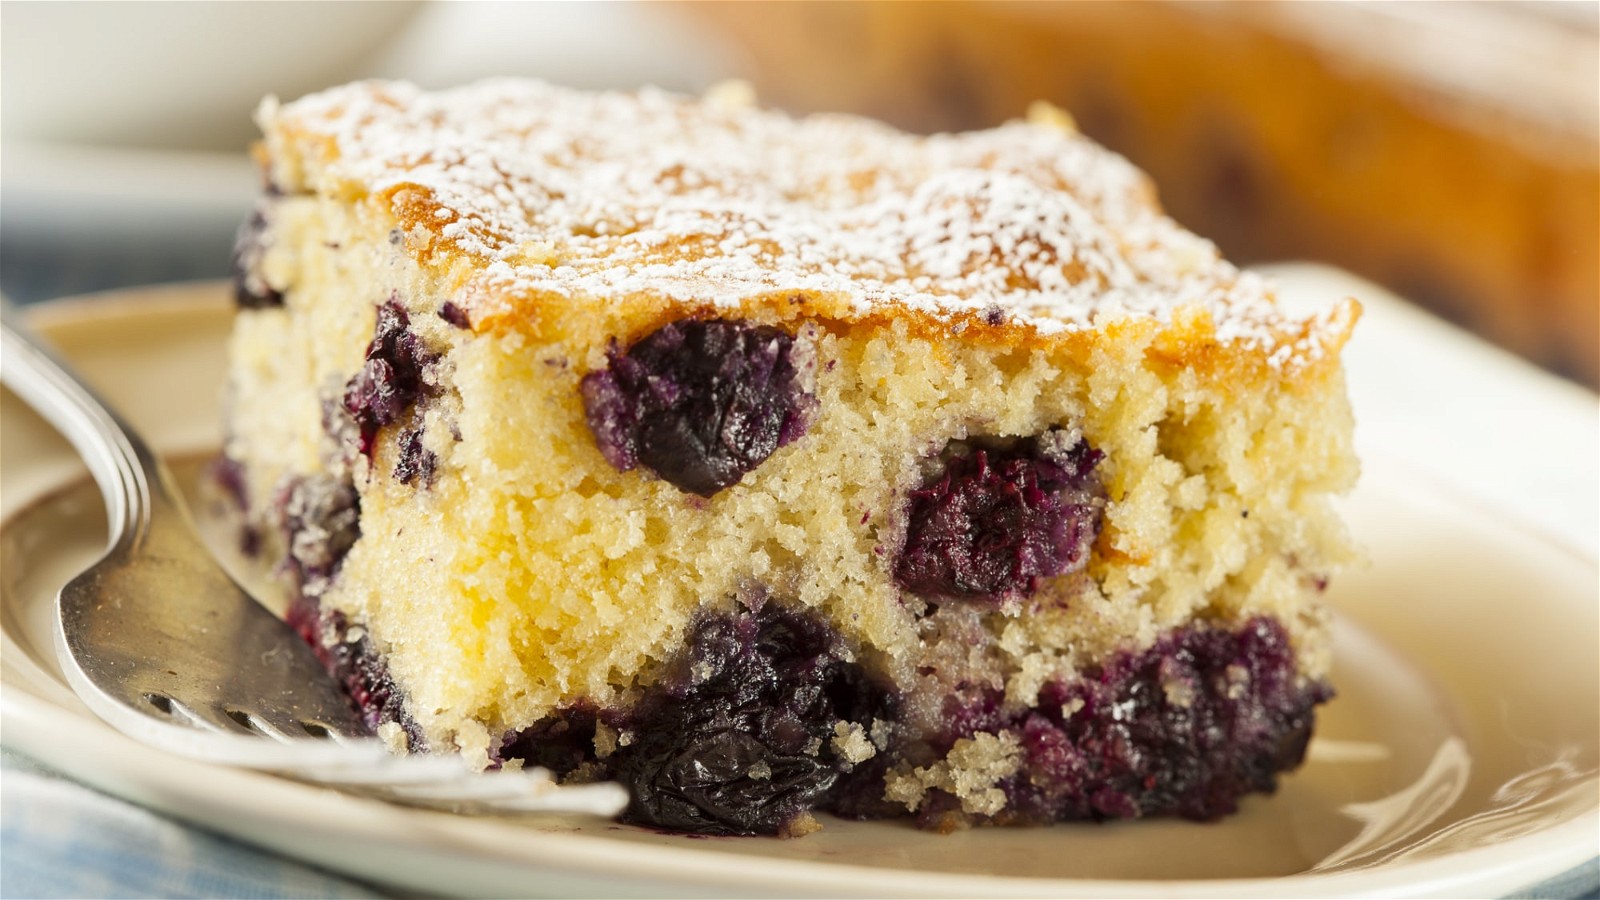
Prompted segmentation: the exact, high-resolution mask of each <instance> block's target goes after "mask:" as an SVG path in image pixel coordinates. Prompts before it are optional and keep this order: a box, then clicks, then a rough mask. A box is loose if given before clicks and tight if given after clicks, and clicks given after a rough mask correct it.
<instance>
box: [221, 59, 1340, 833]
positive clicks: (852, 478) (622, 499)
mask: <svg viewBox="0 0 1600 900" xmlns="http://www.w3.org/2000/svg"><path fill="white" fill-rule="evenodd" d="M259 119H260V123H261V125H262V127H263V130H264V132H265V140H264V141H263V142H262V144H261V145H260V148H259V156H260V159H261V161H262V164H263V167H264V170H265V172H266V176H267V189H266V190H265V192H264V194H263V196H262V198H261V200H260V204H259V206H258V208H257V210H256V212H255V214H254V216H253V217H252V218H251V219H250V221H249V222H248V223H247V224H246V226H245V228H244V229H243V230H242V232H241V236H240V243H239V249H238V256H237V264H238V280H237V293H238V302H239V306H240V310H239V314H238V320H237V325H236V330H235V332H234V335H233V338H232V345H231V369H230V374H229V383H228V390H229V397H230V405H229V409H230V412H229V414H228V422H227V434H228V438H227V443H226V449H225V465H224V467H223V468H224V470H225V471H226V472H227V473H228V475H229V480H230V482H231V483H232V484H233V486H234V487H236V488H237V490H236V496H237V497H238V499H239V501H240V505H241V507H242V509H243V511H244V513H243V514H244V516H245V518H246V521H247V526H246V527H247V528H248V529H249V532H248V533H249V534H251V535H253V536H254V540H253V543H254V545H255V546H256V547H257V548H258V552H259V553H260V554H262V555H263V556H264V557H266V559H267V560H269V561H270V562H273V563H274V564H275V565H276V566H277V567H278V569H279V571H281V572H282V573H283V574H284V576H285V577H286V578H287V579H288V580H289V581H291V582H292V585H293V588H294V591H295V593H296V596H297V600H296V605H295V608H294V610H293V613H292V615H293V618H294V621H295V623H296V624H297V626H298V627H299V628H300V629H301V631H302V632H303V633H304V635H305V636H306V638H307V639H308V640H310V641H311V642H313V644H314V645H315V646H317V647H318V648H319V650H320V651H321V652H322V653H323V655H324V657H325V659H326V661H327V663H328V664H329V665H330V666H331V667H333V668H334V669H335V670H336V671H337V672H338V673H339V674H340V676H341V677H342V678H343V679H344V681H345V683H346V684H347V685H348V686H349V689H350V692H351V695H352V696H353V697H354V698H355V700H356V702H357V703H359V704H360V705H361V707H362V708H363V709H364V710H365V711H366V713H367V714H368V716H369V718H370V720H371V722H372V724H373V726H374V727H375V728H376V729H378V730H379V732H380V733H381V734H383V735H384V736H385V737H386V738H387V739H388V740H390V741H391V742H392V743H393V744H394V746H395V747H396V749H397V750H399V749H408V750H410V751H411V752H430V753H456V754H462V755H464V756H465V757H466V758H468V759H469V760H471V761H473V762H474V763H475V764H477V765H479V766H482V767H486V768H487V767H495V766H519V765H541V766H546V767H549V768H550V769H552V770H554V771H555V772H556V773H558V774H559V775H560V776H561V777H563V778H565V779H569V780H575V781H576V780H592V779H618V780H620V781H622V782H623V783H624V784H625V785H626V786H627V787H628V788H629V789H630V790H631V791H632V796H633V802H632V805H631V806H630V807H629V810H628V812H627V813H626V818H627V819H628V820H630V821H633V822H637V823H642V824H647V825H652V826H656V827H662V828H667V829H675V830H683V831H691V832H702V833H715V834H746V833H784V834H798V833H803V832H805V831H806V830H809V829H811V828H814V827H816V820H815V819H814V818H813V816H812V813H813V812H831V813H834V814H837V815H843V816H856V817H890V816H909V817H913V818H914V819H915V820H916V821H917V822H918V823H919V824H921V825H923V826H925V827H929V828H936V829H948V828H953V827H960V826H964V825H967V824H982V823H1007V824H1009V823H1043V822H1050V821H1056V820H1063V819H1096V820H1099V819H1108V818H1131V817H1137V816H1143V815H1152V814H1176V815H1182V816H1186V817H1191V818H1196V819H1212V818H1216V817H1218V816H1221V815H1224V814H1226V813H1229V812H1231V811H1232V810H1234V809H1235V808H1236V806H1237V803H1238V801H1239V799H1240V797H1241V796H1243V795H1245V794H1247V793H1250V792H1254V791H1271V790H1272V789H1273V788H1274V786H1275V784H1276V779H1277V776H1278V774H1279V773H1280V772H1282V771H1284V770H1287V769H1290V768H1293V767H1294V766H1295V765H1297V764H1298V763H1299V761H1300V759H1301V756H1302V754H1303V752H1304V749H1305V746H1306V741H1307V739H1308V736H1309V734H1310V730H1311V726H1312V720H1313V713H1314V708H1315V707H1316V705H1317V704H1318V703H1320V702H1322V701H1324V700H1326V699H1327V698H1328V697H1329V696H1330V695H1331V692H1330V689H1329V687H1328V685H1327V682H1326V675H1327V673H1328V670H1329V655H1328V654H1329V636H1328V628H1327V618H1326V614H1325V612H1324V611H1323V609H1322V607H1321V606H1320V605H1319V595H1320V593H1321V592H1322V591H1323V589H1324V588H1325V586H1326V584H1327V580H1328V577H1329V575H1330V573H1332V572H1333V571H1334V570H1335V569H1336V568H1337V567H1338V566H1339V565H1340V564H1341V562H1342V561H1343V560H1344V559H1345V558H1346V555H1347V552H1348V551H1347V547H1346V543H1345V538H1344V535H1343V531H1342V528H1341V526H1340V524H1339V523H1338V521H1337V520H1336V519H1335V517H1334V515H1333V514H1332V512H1331V510H1330V505H1329V498H1330V496H1331V495H1332V494H1334V493H1336V492H1338V491H1341V490H1343V489H1346V488H1348V487H1349V486H1350V485H1351V484H1352V482H1353V481H1354V479H1355V476H1356V463H1355V461H1354V458H1353V457H1352V454H1351V444H1350V436H1351V419H1350V414H1349V410H1348V406H1347V403H1346V399H1345V394H1344V387H1343V376H1342V373H1341V370H1340V366H1339V362H1338V354H1339V351H1340V349H1341V347H1342V345H1343V344H1344V342H1345V340H1346V339H1347V337H1348V335H1349V332H1350V328H1351V326H1352V324H1353V322H1354V320H1355V318H1356V314H1357V307H1356V305H1355V304H1354V302H1352V301H1344V302H1342V303H1338V304H1333V305H1330V306H1329V308H1328V309H1327V310H1326V311H1325V312H1324V313H1322V314H1319V315H1316V316H1313V317H1310V318H1305V319H1297V318H1294V317H1291V316H1288V315H1287V314H1285V313H1284V312H1282V311H1280V310H1279V309H1278V308H1277V307H1276V306H1275V304H1274V301H1273V296H1272V293H1271V289H1270V287H1269V286H1268V285H1265V284H1263V283H1262V281H1260V280H1259V279H1258V278H1256V277H1255V276H1252V275H1250V274H1248V273H1241V272H1239V271H1238V270H1236V269H1234V268H1233V267H1231V266H1229V265H1228V264H1227V263H1225V262H1224V261H1222V260H1221V259H1220V258H1219V257H1218V255H1217V253H1216V251H1215V250H1214V248H1213V247H1212V246H1211V245H1210V244H1209V243H1207V242H1205V241H1203V240H1201V239H1199V238H1197V237H1195V236H1193V235H1191V234H1189V233H1188V232H1186V231H1184V230H1183V229H1182V228H1180V227H1179V226H1178V225H1176V224H1174V223H1173V222H1172V221H1171V220H1169V219H1168V218H1166V217H1165V216H1164V215H1163V214H1162V213H1161V211H1160V208H1159V207H1158V205H1157V203H1156V201H1155V199H1154V195H1153V191H1152V190H1151V188H1150V185H1149V184H1148V182H1147V181H1146V179H1145V178H1144V177H1143V176H1142V175H1141V174H1140V173H1138V172H1137V171H1136V170H1134V169H1133V168H1131V167H1130V166H1129V165H1128V164H1127V163H1126V162H1124V161H1123V160H1122V159H1120V158H1118V157H1116V156H1114V155H1112V154H1110V153H1108V152H1106V151H1105V150H1102V149H1101V148H1099V147H1097V146H1095V145H1093V144H1092V143H1090V142H1089V141H1087V140H1085V139H1084V138H1083V137H1081V136H1080V135H1078V134H1077V133H1076V132H1075V131H1074V130H1073V127H1072V124H1071V121H1070V120H1069V119H1068V118H1067V117H1066V116H1065V115H1064V114H1062V113H1060V112H1058V111H1054V110H1051V109H1048V108H1043V107H1041V108H1039V109H1037V110H1035V111H1034V112H1033V114H1031V115H1030V117H1029V119H1028V120H1027V121H1025V122H1015V123H1012V124H1008V125H1005V126H1003V127H1000V128H996V129H993V130H989V131H980V132H974V133H968V134H955V135H936V136H931V137H920V136H913V135H907V134H903V133H900V132H897V131H894V130H891V129H889V128H887V127H884V126H882V125H879V124H875V123H873V122H869V121H865V120H860V119H854V118H846V117H839V116H818V117H812V118H805V119H794V118H790V117H787V116H784V115H781V114H778V113H774V112H767V111H762V110H759V109H757V108H755V107H754V106H753V105H752V104H751V102H750V101H749V98H748V97H745V96H742V94H741V92H740V91H739V90H737V89H732V88H730V89H725V90H720V91H717V92H713V94H711V95H708V96H707V97H705V98H703V99H699V100H691V99H686V98H681V97H676V96H672V95H668V94H664V93H660V92H656V91H649V90H647V91H643V92H640V93H637V94H587V93H580V92H575V91H568V90H563V89H559V88H555V87H551V86H548V85H543V84H538V83H532V82H524V81H512V80H499V81H490V82H484V83H480V84H476V85H473V86H469V87H465V88H460V89H456V90H450V91H443V92H438V93H427V92H423V91H421V90H419V89H417V88H415V87H413V86H410V85H407V84H399V83H363V84H356V85H351V86H347V87H342V88H338V89H334V90H330V91H327V92H325V93H321V94H317V95H313V96H310V97H306V98H304V99H301V100H299V101H297V102H294V103H291V104H287V105H282V106H279V105H277V104H276V103H273V102H270V101H269V102H268V103H267V104H265V105H264V106H263V107H262V109H261V111H260V115H259Z"/></svg>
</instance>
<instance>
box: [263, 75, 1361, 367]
mask: <svg viewBox="0 0 1600 900" xmlns="http://www.w3.org/2000/svg"><path fill="white" fill-rule="evenodd" d="M260 118H261V121H262V125H263V130H264V131H265V132H266V133H267V135H268V141H269V147H270V149H271V150H272V155H273V158H274V159H275V160H277V161H279V169H278V170H277V171H275V173H274V177H275V178H276V179H279V180H280V181H281V180H282V179H284V178H291V179H292V178H299V179H302V180H303V182H304V183H300V184H290V185H285V184H281V183H280V184H279V186H280V187H283V188H285V189H291V190H312V191H318V192H329V193H343V192H345V191H349V190H351V189H352V187H353V188H354V189H355V190H356V191H357V192H366V193H370V194H384V193H387V192H391V191H395V192H397V196H398V195H399V194H405V195H406V196H408V197H409V199H410V201H411V202H419V201H420V202H422V203H424V204H427V205H429V206H431V208H432V209H433V216H434V220H435V222H436V225H434V226H433V227H430V228H428V229H427V231H429V232H431V233H432V235H433V236H435V237H437V238H441V239H442V240H443V241H445V242H446V243H447V244H449V245H452V246H453V247H454V248H455V249H456V250H457V251H459V252H460V253H463V254H467V255H468V256H470V257H474V258H476V259H478V260H480V261H481V275H480V278H481V280H482V283H483V284H484V285H485V286H486V287H488V288H489V289H490V290H488V291H487V292H486V293H487V295H488V296H489V297H490V298H495V297H499V298H509V297H516V296H519V295H528V294H533V293H556V294H561V295H566V296H572V297H593V298H606V297H613V296H617V295H623V294H634V293H650V294H654V295H658V296H662V297H665V298H671V299H676V300H682V301H689V302H696V303H712V304H716V305H734V304H737V303H739V302H740V301H742V300H745V299H747V298H750V297H752V296H754V295H759V294H768V293H773V292H785V291H807V292H817V293H821V294H829V295H835V296H839V297H845V298H848V299H849V302H850V303H851V304H852V305H853V306H854V308H855V309H856V311H857V312H860V313H863V314H870V313H872V312H875V311H878V310H880V309H884V308H901V309H916V310H922V311H925V312H929V313H932V314H935V315H937V316H948V317H950V318H951V320H952V322H958V321H961V320H963V319H965V318H966V317H967V316H969V315H970V314H973V313H977V314H980V315H982V316H984V317H985V318H986V319H987V320H989V321H991V322H996V323H998V322H1000V321H1012V322H1018V323H1022V324H1026V325H1030V326H1032V327H1033V328H1035V329H1037V330H1038V331H1039V332H1040V333H1043V334H1050V333H1058V332H1061V331H1067V330H1076V329H1082V328H1085V327H1092V326H1093V325H1095V324H1096V323H1097V322H1101V321H1105V320H1107V319H1109V318H1115V317H1119V316H1136V317H1152V318H1155V319H1157V320H1161V321H1169V320H1170V319H1171V318H1172V315H1173V313H1174V312H1175V311H1176V310H1179V309H1183V308H1185V307H1188V308H1193V307H1195V306H1199V307H1202V308H1204V309H1206V310H1207V311H1208V312H1209V313H1210V314H1211V317H1212V319H1213V321H1214V322H1215V323H1216V326H1217V336H1218V338H1219V339H1221V340H1223V341H1224V342H1229V343H1235V342H1236V343H1239V344H1242V345H1244V346H1246V347H1250V348H1252V349H1258V350H1260V351H1262V352H1263V353H1265V354H1266V355H1267V357H1268V359H1269V361H1270V362H1271V363H1272V364H1273V365H1275V366H1280V367H1282V366H1288V365H1289V364H1291V363H1292V362H1295V361H1300V362H1304V361H1307V360H1310V359H1313V358H1316V357H1318V356H1320V355H1321V354H1322V353H1323V352H1324V346H1325V341H1324V340H1321V339H1319V337H1318V335H1319V333H1320V332H1323V331H1325V330H1328V331H1343V329H1344V327H1346V326H1347V324H1348V323H1347V322H1341V321H1338V320H1339V319H1341V318H1342V314H1341V313H1340V312H1339V310H1337V309H1335V310H1330V312H1329V313H1328V314H1326V315H1325V316H1324V317H1321V319H1320V320H1319V321H1318V322H1317V323H1314V324H1313V326H1312V327H1311V328H1310V329H1303V328H1302V326H1301V323H1298V322H1294V321H1291V320H1289V319H1287V318H1286V317H1285V315H1284V314H1283V313H1282V312H1280V311H1279V310H1278V309H1277V308H1276V306H1275V305H1274V304H1273V302H1272V300H1271V296H1270V290H1269V288H1268V287H1267V286H1266V285H1265V284H1264V283H1263V282H1262V281H1261V280H1260V279H1259V278H1257V277H1255V276H1253V275H1251V274H1249V273H1240V272H1239V271H1238V270H1236V269H1234V268H1233V267H1232V266H1230V265H1229V264H1227V263H1226V262H1224V261H1223V260H1221V259H1220V257H1219V256H1218V255H1217V253H1216V250H1215V248H1214V247H1213V246H1212V245H1211V244H1210V243H1209V242H1207V241H1204V240H1202V239H1200V238H1198V237H1196V236H1194V235H1192V234H1190V233H1189V232H1187V231H1185V230H1184V229H1182V228H1181V227H1179V226H1178V225H1177V224H1176V223H1174V222H1173V221H1172V220H1171V219H1169V218H1167V217H1166V216H1164V215H1162V214H1161V212H1160V210H1159V208H1158V207H1157V206H1156V205H1155V203H1154V201H1153V196H1152V192H1151V191H1150V189H1149V186H1148V184H1147V183H1146V181H1145V179H1144V178H1143V176H1142V175H1141V174H1140V173H1139V172H1138V171H1137V170H1136V169H1135V168H1134V167H1133V166H1131V165H1130V164H1128V163H1127V162H1126V161H1125V160H1123V159H1122V158H1121V157H1119V156H1116V155H1115V154H1112V153H1110V152H1108V151H1106V150H1104V149H1102V148H1100V147H1098V146H1096V145H1095V144H1093V143H1092V142H1091V141H1089V140H1087V139H1085V138H1083V137H1081V136H1079V135H1077V134H1075V133H1073V132H1071V131H1070V130H1067V129H1063V128H1061V127H1058V126H1056V125H1052V124H1044V123H1037V124H1034V123H1023V122H1016V123H1011V124H1007V125H1004V126H1001V127H999V128H995V129H991V130H987V131H977V132H969V133H964V134H953V135H952V134H946V135H934V136H929V137H920V136H914V135H908V134H904V133H902V132H899V131H895V130H893V129H891V128H888V127H887V126H884V125H880V124H877V123H874V122H871V121H868V120H864V119H858V118H853V117H845V116H812V117H809V118H804V119H795V118H791V117H789V116H786V115H783V114H780V113H775V112H768V111H762V110H758V109H755V108H752V107H750V106H748V105H747V104H744V103H738V102H728V101H726V100H719V98H718V97H717V96H716V95H713V96H712V97H710V98H708V99H706V100H703V101H696V100H691V99H687V98H683V97H678V96H674V95H670V94H667V93H663V92H660V91H656V90H649V89H647V90H644V91H641V92H639V93H636V94H621V93H604V94H591V93H583V92H578V91H571V90H566V89H562V88H557V87H553V86H550V85H546V84H541V83H538V82H531V81H521V80H494V81H487V82H481V83H478V84H475V85H471V86H468V87H463V88H458V89H454V90H448V91H441V92H434V93H429V92H425V91H422V90H420V89H418V88H416V87H415V86H412V85H409V84H403V83H392V82H366V83H360V84H354V85H348V86H345V87H341V88H336V89H333V90H330V91H326V92H323V93H320V94H315V95H312V96H309V97H306V98H304V99H302V100H299V101H296V102H294V103H291V104H288V105H285V106H282V107H279V106H277V105H276V104H275V103H273V102H271V101H269V102H268V103H266V104H264V105H263V107H262V109H261V112H260ZM330 138H331V146H330V145H329V142H328V139H330ZM291 149H292V150H293V151H294V152H292V153H289V152H286V151H290V150H291ZM295 156H300V157H304V159H303V160H302V161H303V163H304V165H303V166H295V167H292V169H291V168H288V167H285V166H284V165H283V164H282V162H281V161H282V160H283V159H285V158H294V157H295ZM302 173H303V174H302ZM419 189H420V190H419ZM479 302H491V303H492V302H496V301H495V300H493V299H489V300H480V301H479ZM596 302H603V299H602V300H597V301H596ZM1335 346H1337V344H1335Z"/></svg>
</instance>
